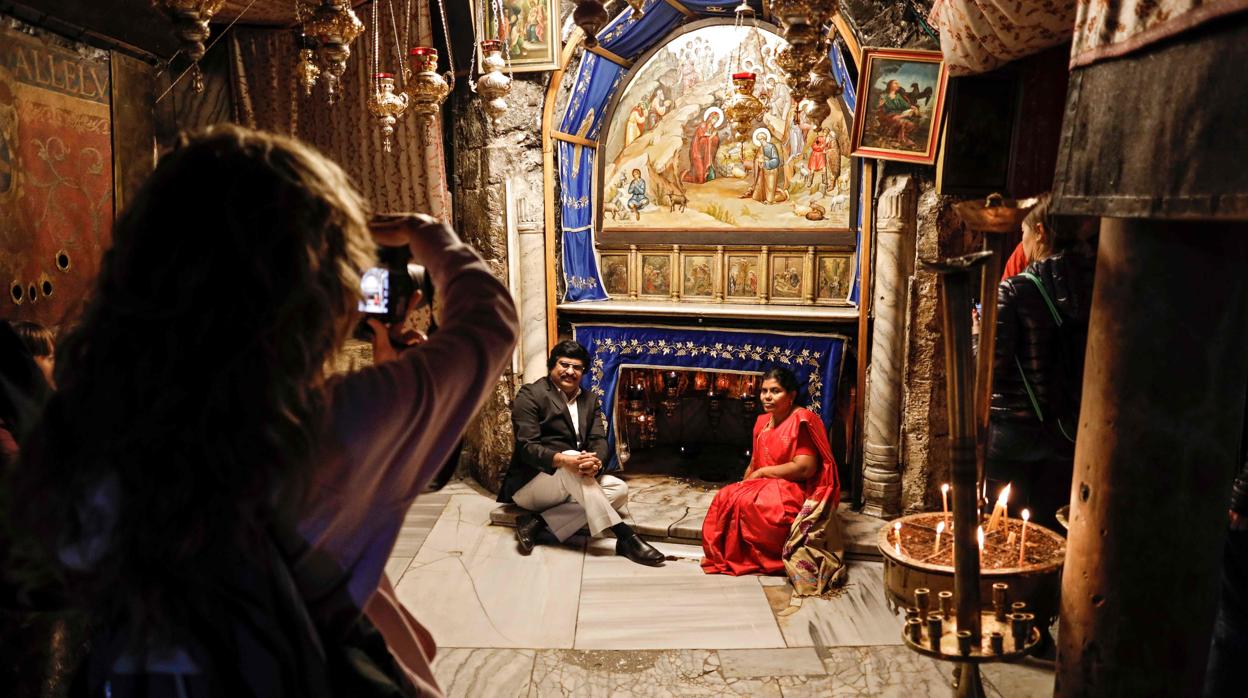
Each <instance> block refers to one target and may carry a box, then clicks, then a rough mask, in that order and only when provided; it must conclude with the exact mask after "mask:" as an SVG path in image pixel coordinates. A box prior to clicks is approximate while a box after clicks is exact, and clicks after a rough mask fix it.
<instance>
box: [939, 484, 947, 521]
mask: <svg viewBox="0 0 1248 698" xmlns="http://www.w3.org/2000/svg"><path fill="white" fill-rule="evenodd" d="M940 506H941V510H942V511H943V512H944V514H945V521H948V520H949V483H947V482H946V483H945V484H943V485H941V486H940Z"/></svg>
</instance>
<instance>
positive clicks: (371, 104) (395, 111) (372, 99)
mask: <svg viewBox="0 0 1248 698" xmlns="http://www.w3.org/2000/svg"><path fill="white" fill-rule="evenodd" d="M373 82H374V85H373V87H374V89H373V94H372V95H371V96H369V98H368V112H369V113H370V114H372V115H373V116H374V117H375V118H376V119H377V123H378V125H379V126H381V147H382V149H383V150H385V151H386V152H387V153H388V152H390V137H391V136H393V135H394V125H395V124H396V123H398V120H399V117H400V116H403V112H405V111H407V105H408V101H409V98H408V96H407V95H406V94H404V93H401V92H400V93H396V92H395V91H394V75H392V74H390V73H377V74H375V75H373Z"/></svg>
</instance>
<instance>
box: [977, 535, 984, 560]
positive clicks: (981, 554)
mask: <svg viewBox="0 0 1248 698" xmlns="http://www.w3.org/2000/svg"><path fill="white" fill-rule="evenodd" d="M975 535H976V536H977V537H978V538H979V562H980V563H981V564H982V563H983V562H984V527H983V526H978V527H976V532H975Z"/></svg>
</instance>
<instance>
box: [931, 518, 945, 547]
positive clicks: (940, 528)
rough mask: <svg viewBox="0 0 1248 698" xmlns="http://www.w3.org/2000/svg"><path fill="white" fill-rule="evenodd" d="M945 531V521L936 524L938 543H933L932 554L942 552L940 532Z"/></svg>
mask: <svg viewBox="0 0 1248 698" xmlns="http://www.w3.org/2000/svg"><path fill="white" fill-rule="evenodd" d="M944 532H945V522H944V521H941V522H940V523H938V524H936V543H935V544H934V545H932V554H933V555H935V554H936V553H938V552H940V534H942V533H944Z"/></svg>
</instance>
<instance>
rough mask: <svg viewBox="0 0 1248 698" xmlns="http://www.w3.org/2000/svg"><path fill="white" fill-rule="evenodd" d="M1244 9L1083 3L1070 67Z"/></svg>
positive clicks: (1180, 2) (1171, 2)
mask: <svg viewBox="0 0 1248 698" xmlns="http://www.w3.org/2000/svg"><path fill="white" fill-rule="evenodd" d="M1244 10H1248V0H1080V2H1079V12H1078V14H1077V15H1076V17H1075V36H1074V41H1073V43H1072V46H1071V51H1070V67H1071V68H1077V67H1079V66H1084V65H1089V64H1091V63H1095V62H1097V61H1100V60H1104V59H1107V58H1115V57H1117V56H1124V55H1126V54H1129V53H1131V52H1133V51H1136V50H1138V49H1140V48H1143V47H1145V46H1148V45H1149V44H1152V43H1155V42H1157V41H1161V40H1162V39H1166V38H1169V37H1171V36H1174V35H1176V34H1181V33H1183V32H1185V31H1187V30H1189V29H1193V28H1195V27H1198V26H1200V25H1202V24H1204V23H1205V22H1208V21H1210V20H1213V19H1217V18H1219V17H1222V16H1225V15H1228V14H1231V13H1233V12H1242V11H1244Z"/></svg>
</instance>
